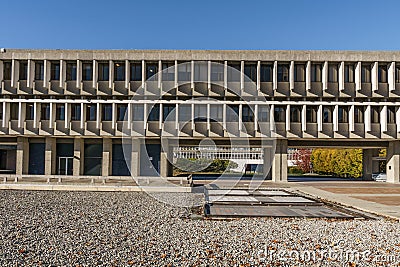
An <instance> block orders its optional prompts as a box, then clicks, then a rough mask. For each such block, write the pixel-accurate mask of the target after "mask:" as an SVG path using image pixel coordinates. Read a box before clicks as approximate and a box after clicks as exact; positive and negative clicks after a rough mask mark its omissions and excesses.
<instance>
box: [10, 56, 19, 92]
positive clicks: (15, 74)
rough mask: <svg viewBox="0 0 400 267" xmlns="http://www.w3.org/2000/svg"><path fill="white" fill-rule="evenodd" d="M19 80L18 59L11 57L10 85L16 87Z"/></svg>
mask: <svg viewBox="0 0 400 267" xmlns="http://www.w3.org/2000/svg"><path fill="white" fill-rule="evenodd" d="M18 80H19V61H18V60H15V59H13V60H12V61H11V87H17V82H18Z"/></svg>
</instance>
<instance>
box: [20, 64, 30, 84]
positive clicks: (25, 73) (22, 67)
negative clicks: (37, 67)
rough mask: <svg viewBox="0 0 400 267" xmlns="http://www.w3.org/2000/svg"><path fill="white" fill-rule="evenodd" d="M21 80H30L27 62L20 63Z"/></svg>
mask: <svg viewBox="0 0 400 267" xmlns="http://www.w3.org/2000/svg"><path fill="white" fill-rule="evenodd" d="M19 79H20V80H28V62H26V61H20V62H19Z"/></svg>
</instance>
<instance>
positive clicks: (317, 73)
mask: <svg viewBox="0 0 400 267" xmlns="http://www.w3.org/2000/svg"><path fill="white" fill-rule="evenodd" d="M321 81H322V64H315V63H313V64H311V82H321Z"/></svg>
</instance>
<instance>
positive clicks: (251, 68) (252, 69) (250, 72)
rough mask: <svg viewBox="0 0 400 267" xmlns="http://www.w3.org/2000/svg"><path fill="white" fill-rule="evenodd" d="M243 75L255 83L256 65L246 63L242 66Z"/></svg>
mask: <svg viewBox="0 0 400 267" xmlns="http://www.w3.org/2000/svg"><path fill="white" fill-rule="evenodd" d="M244 75H246V76H247V77H249V79H250V80H252V81H253V82H257V64H255V63H248V64H244Z"/></svg>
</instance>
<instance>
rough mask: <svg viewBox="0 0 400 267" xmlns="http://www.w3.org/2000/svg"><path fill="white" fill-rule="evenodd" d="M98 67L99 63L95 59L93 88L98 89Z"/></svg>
mask: <svg viewBox="0 0 400 267" xmlns="http://www.w3.org/2000/svg"><path fill="white" fill-rule="evenodd" d="M98 68H99V63H98V62H97V61H96V60H95V59H93V75H92V76H93V77H92V78H93V88H96V89H97V77H98V71H97V70H98Z"/></svg>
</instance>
